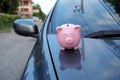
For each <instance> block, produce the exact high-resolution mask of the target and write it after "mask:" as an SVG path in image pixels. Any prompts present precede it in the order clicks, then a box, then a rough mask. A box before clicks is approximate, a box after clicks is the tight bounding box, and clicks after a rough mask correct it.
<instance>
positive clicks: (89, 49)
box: [48, 34, 120, 80]
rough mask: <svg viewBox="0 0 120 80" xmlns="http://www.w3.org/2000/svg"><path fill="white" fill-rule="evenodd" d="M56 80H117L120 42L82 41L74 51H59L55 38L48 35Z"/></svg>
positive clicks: (119, 74)
mask: <svg viewBox="0 0 120 80" xmlns="http://www.w3.org/2000/svg"><path fill="white" fill-rule="evenodd" d="M48 42H49V47H50V50H51V54H52V58H53V62H54V65H55V70H56V72H57V76H58V78H59V80H119V79H120V40H107V39H106V40H105V39H92V38H84V39H81V41H80V44H79V49H78V50H76V51H73V50H67V51H61V49H60V46H59V44H58V42H57V39H56V35H52V34H49V35H48Z"/></svg>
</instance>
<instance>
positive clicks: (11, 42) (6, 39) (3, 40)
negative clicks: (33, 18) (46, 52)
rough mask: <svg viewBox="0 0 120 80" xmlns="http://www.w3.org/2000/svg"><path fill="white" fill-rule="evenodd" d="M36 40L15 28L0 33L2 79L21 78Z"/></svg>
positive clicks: (13, 79) (17, 79)
mask: <svg viewBox="0 0 120 80" xmlns="http://www.w3.org/2000/svg"><path fill="white" fill-rule="evenodd" d="M37 24H38V23H37ZM38 25H39V28H40V27H41V25H42V24H40V23H39V24H38ZM35 41H36V39H35V38H31V37H23V36H18V35H17V34H15V32H14V31H13V30H10V31H7V32H2V33H0V80H20V77H21V75H22V73H23V70H24V68H25V64H26V62H27V60H28V57H29V55H30V53H31V51H32V48H33V46H34V44H35Z"/></svg>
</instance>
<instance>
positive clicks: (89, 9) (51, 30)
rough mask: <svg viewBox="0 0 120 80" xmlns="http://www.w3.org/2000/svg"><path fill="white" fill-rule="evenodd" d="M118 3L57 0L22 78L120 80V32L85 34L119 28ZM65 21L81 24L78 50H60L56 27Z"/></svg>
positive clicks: (97, 0) (36, 79)
mask: <svg viewBox="0 0 120 80" xmlns="http://www.w3.org/2000/svg"><path fill="white" fill-rule="evenodd" d="M82 3H83V4H82ZM117 3H118V4H117ZM119 3H120V1H119V0H114V1H113V0H58V1H57V3H56V5H55V7H54V8H53V9H52V10H51V11H50V13H49V15H48V16H47V18H46V20H45V23H44V25H43V27H42V29H41V31H40V34H39V37H38V38H37V42H36V44H35V46H34V48H33V51H32V53H31V56H30V58H29V60H28V63H27V65H26V68H25V71H24V73H23V76H22V78H21V79H22V80H120V36H119V32H118V35H117V37H112V36H109V37H108V38H103V36H99V38H98V39H96V38H92V37H87V38H86V37H84V36H85V35H88V34H93V33H94V32H98V33H99V31H107V35H109V34H108V32H109V33H110V31H111V30H114V31H115V30H117V31H119V30H120V21H119V20H120V17H119V16H120V14H119V11H120V10H119V8H117V7H119ZM64 23H73V24H80V25H81V32H82V37H81V40H80V43H79V46H78V50H65V51H61V49H60V46H59V44H58V42H57V38H56V30H55V29H56V27H57V26H60V25H61V24H64ZM116 34H117V33H112V32H111V33H110V35H116ZM104 37H105V36H104Z"/></svg>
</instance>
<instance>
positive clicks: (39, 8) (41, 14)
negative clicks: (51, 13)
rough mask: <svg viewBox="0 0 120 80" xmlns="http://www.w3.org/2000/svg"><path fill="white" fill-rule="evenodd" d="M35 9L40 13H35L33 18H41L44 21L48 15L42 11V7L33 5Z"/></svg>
mask: <svg viewBox="0 0 120 80" xmlns="http://www.w3.org/2000/svg"><path fill="white" fill-rule="evenodd" d="M33 8H34V9H38V10H39V13H33V16H37V17H39V18H40V19H42V20H43V21H44V20H45V18H46V15H45V13H44V12H43V11H42V10H41V7H40V5H39V4H35V5H33Z"/></svg>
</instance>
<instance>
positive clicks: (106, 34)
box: [84, 30, 120, 38]
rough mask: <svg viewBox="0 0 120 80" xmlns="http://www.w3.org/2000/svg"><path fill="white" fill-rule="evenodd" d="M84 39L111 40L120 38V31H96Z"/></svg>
mask: <svg viewBox="0 0 120 80" xmlns="http://www.w3.org/2000/svg"><path fill="white" fill-rule="evenodd" d="M84 37H88V38H112V37H120V30H107V31H97V32H93V33H90V34H88V35H85V36H84Z"/></svg>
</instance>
